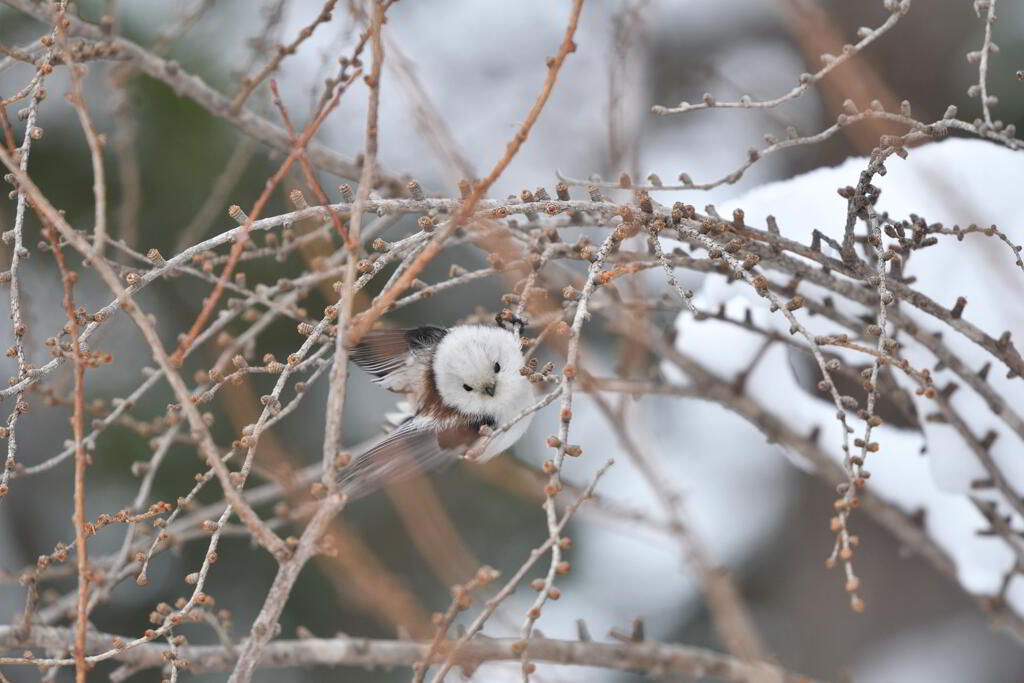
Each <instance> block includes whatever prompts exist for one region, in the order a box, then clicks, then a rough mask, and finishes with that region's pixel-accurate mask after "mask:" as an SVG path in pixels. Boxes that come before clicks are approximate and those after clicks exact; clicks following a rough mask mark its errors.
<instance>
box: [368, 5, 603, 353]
mask: <svg viewBox="0 0 1024 683" xmlns="http://www.w3.org/2000/svg"><path fill="white" fill-rule="evenodd" d="M582 11H583V0H574V1H573V6H572V10H571V11H570V13H569V24H568V26H566V29H565V36H564V38H563V39H562V44H561V45H560V46H559V48H558V53H557V54H556V55H555V56H554V57H552V58H551V59H549V60H548V73H547V78H545V80H544V86H543V87H542V88H541V91H540V94H539V95H537V99H536V100H535V101H534V103H533V106H532V107H531V108H530V111H529V113H528V114H527V115H526V118H525V119H524V120H523V123H522V125H520V126H519V130H517V131H516V135H515V137H514V138H512V141H511V142H509V143H508V145H507V146H506V149H505V155H504V156H503V157H502V158H501V159H500V160H499V161H498V163H497V164H495V166H494V168H493V169H491V172H490V173H489V174H488V175H487V177H486V178H484V179H483V180H481V181H480V182H479V183H477V184H476V185H475V186H474V187H473V192H472V193H471V194H470V195H469V198H467V199H466V200H465V201H464V202H463V203H462V205H461V207H460V208H459V211H458V213H456V214H455V216H454V217H452V219H451V220H450V221H448V224H447V225H446V226H445V227H444V229H443V230H441V231H439V232H438V233H437V235H436V236H435V237H434V239H432V240H431V241H430V242H428V243H427V246H426V247H425V248H424V249H423V251H422V252H420V255H419V256H417V257H416V260H415V261H413V262H412V264H410V266H409V268H408V269H406V271H405V272H404V273H403V274H402V276H401V277H400V278H399V279H398V281H397V282H395V283H394V284H393V285H392V286H391V287H390V288H389V289H388V290H387V291H385V292H383V293H382V294H381V295H380V296H379V297H378V298H377V300H376V301H374V302H373V305H372V306H371V307H370V308H369V310H367V311H366V312H365V313H363V314H362V315H361V316H360V317H359V319H358V320H356V321H353V323H352V330H351V332H350V333H349V338H348V344H349V345H350V346H351V345H355V344H358V343H359V340H360V339H362V338H363V335H365V334H366V333H367V332H368V331H369V330H370V328H371V327H373V325H374V323H376V322H377V319H378V318H380V316H381V315H383V314H384V312H385V311H386V310H387V309H388V307H389V306H390V305H391V304H392V303H394V301H395V300H396V299H397V298H398V297H399V296H400V295H401V294H402V292H404V291H405V290H406V289H408V288H409V286H410V285H411V284H412V283H413V281H415V280H416V278H417V277H418V276H419V274H420V273H421V272H422V271H423V269H424V268H425V267H426V266H427V264H428V263H430V261H432V260H433V259H434V257H435V256H437V255H438V254H439V253H440V252H441V248H442V246H443V244H444V242H445V240H447V239H448V237H450V236H451V234H452V233H453V232H455V230H456V229H458V228H459V227H461V226H462V225H463V224H464V223H465V222H466V220H467V219H468V218H469V217H470V216H471V215H472V213H473V210H474V209H475V208H476V204H477V202H479V201H480V199H481V198H482V197H483V196H484V194H486V193H487V190H488V189H490V187H491V185H493V184H494V182H495V181H496V180H497V179H498V178H499V176H501V174H502V173H503V172H504V171H505V169H506V168H507V167H508V165H509V164H510V163H511V162H512V158H513V157H514V156H515V155H516V153H517V152H518V151H519V148H520V147H522V146H523V143H524V142H526V138H527V137H529V135H530V130H531V129H532V128H533V124H535V123H536V122H537V119H538V118H539V117H540V113H541V111H543V110H544V105H545V104H547V101H548V97H550V96H551V91H552V89H553V88H554V87H555V80H556V79H557V78H558V72H559V70H561V68H562V64H563V63H564V62H565V59H566V57H568V56H569V53H571V52H575V51H576V43H575V42H574V40H573V37H574V36H575V35H576V25H577V22H578V21H579V18H580V13H581V12H582Z"/></svg>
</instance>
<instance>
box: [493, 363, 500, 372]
mask: <svg viewBox="0 0 1024 683" xmlns="http://www.w3.org/2000/svg"><path fill="white" fill-rule="evenodd" d="M494 371H495V372H501V365H499V364H498V363H495V364H494Z"/></svg>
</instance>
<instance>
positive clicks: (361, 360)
mask: <svg viewBox="0 0 1024 683" xmlns="http://www.w3.org/2000/svg"><path fill="white" fill-rule="evenodd" d="M446 334H448V330H446V329H445V328H443V327H436V326H434V325H424V326H422V327H413V328H408V329H398V330H372V331H370V332H369V333H367V334H366V336H364V337H363V339H362V341H360V342H359V343H358V344H357V345H356V346H355V347H354V348H353V349H352V350H351V352H350V353H349V357H350V358H351V359H352V361H353V362H354V363H355V364H356V365H358V366H359V367H361V368H362V369H363V370H365V371H366V372H368V373H369V374H370V375H372V376H373V378H374V381H375V382H377V383H378V384H380V385H381V386H383V387H385V388H386V389H390V390H391V391H394V392H397V393H409V392H411V391H414V390H415V388H416V382H417V380H418V379H419V377H417V376H415V375H416V373H417V371H418V370H421V369H422V366H421V365H418V363H417V361H423V360H428V359H429V357H430V355H431V351H432V349H433V347H434V346H436V345H437V344H438V342H440V341H441V340H442V339H444V336H445V335H446Z"/></svg>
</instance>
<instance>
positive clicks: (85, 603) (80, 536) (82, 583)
mask: <svg viewBox="0 0 1024 683" xmlns="http://www.w3.org/2000/svg"><path fill="white" fill-rule="evenodd" d="M44 232H45V234H46V237H47V239H49V240H50V245H51V246H52V247H53V257H54V259H55V260H56V261H57V270H58V271H59V272H60V279H61V282H62V283H63V286H64V311H65V313H67V316H68V327H67V329H68V335H69V336H70V337H71V355H72V357H73V358H74V363H75V370H74V375H75V391H74V405H75V408H74V414H73V415H72V417H71V428H72V431H73V432H74V437H75V494H74V495H75V511H74V514H73V515H72V517H71V519H72V521H73V523H74V526H75V557H76V558H77V561H78V567H77V568H78V602H77V605H76V615H75V616H76V618H75V681H76V683H85V675H86V672H87V671H88V670H89V665H88V664H87V663H86V661H85V631H86V619H87V613H88V607H89V558H88V554H87V549H86V544H85V539H86V536H87V535H88V534H87V533H86V529H85V524H86V518H85V466H86V464H87V462H88V461H87V456H86V453H85V362H84V359H83V358H82V349H81V347H80V345H79V342H78V318H77V317H76V316H75V300H74V293H73V288H74V284H75V281H76V280H77V279H78V278H77V275H76V274H75V273H73V272H69V271H68V270H67V267H66V266H65V264H64V253H63V252H62V251H61V249H60V241H59V238H58V236H57V231H56V230H54V229H52V228H47V229H46V230H45V231H44Z"/></svg>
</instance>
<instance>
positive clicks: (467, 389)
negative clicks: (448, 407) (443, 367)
mask: <svg viewBox="0 0 1024 683" xmlns="http://www.w3.org/2000/svg"><path fill="white" fill-rule="evenodd" d="M462 388H463V389H465V390H466V391H473V387H471V386H469V385H468V384H463V385H462Z"/></svg>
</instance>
